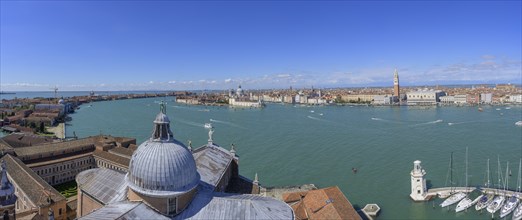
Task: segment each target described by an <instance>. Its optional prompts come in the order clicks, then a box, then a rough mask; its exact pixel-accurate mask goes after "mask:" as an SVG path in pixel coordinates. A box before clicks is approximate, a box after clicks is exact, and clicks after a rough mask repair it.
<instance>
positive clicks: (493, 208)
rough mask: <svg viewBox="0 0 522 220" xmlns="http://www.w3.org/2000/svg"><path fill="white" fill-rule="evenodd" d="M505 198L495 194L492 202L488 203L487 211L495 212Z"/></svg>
mask: <svg viewBox="0 0 522 220" xmlns="http://www.w3.org/2000/svg"><path fill="white" fill-rule="evenodd" d="M505 199H506V198H505V197H504V196H495V198H494V199H493V202H491V204H489V205H488V207H487V208H486V210H488V212H489V213H491V214H493V213H495V212H497V211H498V210H499V209H500V208H502V205H503V204H504V200H505Z"/></svg>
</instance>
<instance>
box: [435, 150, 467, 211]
mask: <svg viewBox="0 0 522 220" xmlns="http://www.w3.org/2000/svg"><path fill="white" fill-rule="evenodd" d="M450 184H451V187H452V188H453V152H452V153H451V157H450ZM464 197H466V193H463V192H457V193H454V194H451V195H450V196H449V197H448V198H447V199H446V200H444V202H442V203H441V204H440V206H441V207H443V208H444V207H446V206H450V205H453V204H455V203H457V202H458V201H460V200H462V199H463V198H464Z"/></svg>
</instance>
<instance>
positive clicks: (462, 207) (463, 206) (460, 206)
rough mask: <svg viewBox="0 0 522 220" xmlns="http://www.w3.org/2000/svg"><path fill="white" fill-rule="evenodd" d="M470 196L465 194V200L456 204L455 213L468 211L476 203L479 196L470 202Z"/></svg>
mask: <svg viewBox="0 0 522 220" xmlns="http://www.w3.org/2000/svg"><path fill="white" fill-rule="evenodd" d="M466 188H468V148H467V147H466ZM470 195H471V193H470V194H466V196H465V198H464V199H462V200H460V202H459V203H458V204H457V207H455V212H461V211H464V210H466V209H468V208H469V207H471V206H472V205H474V204H475V203H477V201H478V199H479V198H480V196H475V197H476V198H475V199H473V200H472V199H470V198H469V196H470ZM473 202H475V203H473Z"/></svg>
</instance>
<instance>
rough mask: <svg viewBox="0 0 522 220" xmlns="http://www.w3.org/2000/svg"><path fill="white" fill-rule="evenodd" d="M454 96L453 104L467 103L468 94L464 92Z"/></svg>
mask: <svg viewBox="0 0 522 220" xmlns="http://www.w3.org/2000/svg"><path fill="white" fill-rule="evenodd" d="M454 97H455V98H454V100H455V104H459V105H461V104H466V103H468V95H466V94H460V95H455V96H454Z"/></svg>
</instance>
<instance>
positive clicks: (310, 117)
mask: <svg viewBox="0 0 522 220" xmlns="http://www.w3.org/2000/svg"><path fill="white" fill-rule="evenodd" d="M306 117H307V118H309V119H313V120H318V121H321V119H320V118H316V117H314V116H310V115H309V116H306Z"/></svg>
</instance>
